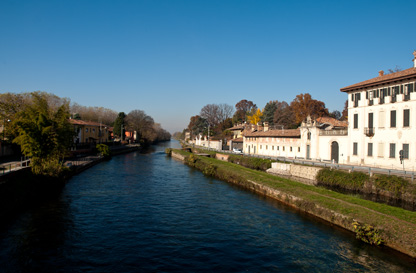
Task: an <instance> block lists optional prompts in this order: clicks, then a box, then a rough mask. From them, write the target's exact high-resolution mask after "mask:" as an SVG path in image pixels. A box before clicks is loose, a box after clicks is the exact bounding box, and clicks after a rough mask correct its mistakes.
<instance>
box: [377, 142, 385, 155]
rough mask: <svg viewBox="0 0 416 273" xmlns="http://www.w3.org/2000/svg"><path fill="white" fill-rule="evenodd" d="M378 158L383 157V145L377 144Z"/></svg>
mask: <svg viewBox="0 0 416 273" xmlns="http://www.w3.org/2000/svg"><path fill="white" fill-rule="evenodd" d="M378 157H384V143H379V144H378Z"/></svg>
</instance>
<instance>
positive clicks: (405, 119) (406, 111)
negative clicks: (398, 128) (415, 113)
mask: <svg viewBox="0 0 416 273" xmlns="http://www.w3.org/2000/svg"><path fill="white" fill-rule="evenodd" d="M409 117H410V109H404V110H403V127H409V125H410V123H409Z"/></svg>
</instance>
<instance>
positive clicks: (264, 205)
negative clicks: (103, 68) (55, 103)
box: [0, 142, 415, 272]
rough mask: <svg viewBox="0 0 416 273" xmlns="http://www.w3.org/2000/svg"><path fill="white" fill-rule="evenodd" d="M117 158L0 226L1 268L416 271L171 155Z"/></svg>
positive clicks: (403, 260) (158, 151)
mask: <svg viewBox="0 0 416 273" xmlns="http://www.w3.org/2000/svg"><path fill="white" fill-rule="evenodd" d="M176 145H178V143H177V142H171V143H166V144H164V145H160V146H155V147H154V148H153V150H151V151H147V152H146V153H139V152H136V153H130V154H126V155H121V156H116V157H114V158H113V159H112V160H110V161H108V162H104V163H102V164H99V165H96V166H94V167H93V168H91V169H89V170H87V171H85V172H83V173H81V174H79V175H77V176H75V177H73V178H72V179H71V180H70V181H69V182H68V184H67V185H66V187H65V188H64V190H63V191H62V194H61V195H60V196H59V197H57V198H54V199H52V200H48V201H46V202H44V203H43V204H41V205H39V206H36V207H34V208H32V209H30V210H29V211H27V212H25V213H22V214H21V215H19V216H17V217H16V218H15V219H13V220H12V221H10V223H7V224H5V225H2V228H1V229H0V272H414V269H415V264H414V263H413V261H412V260H411V259H409V258H407V257H406V256H404V255H400V254H397V253H396V252H393V251H390V250H387V249H380V248H376V247H371V246H368V245H366V244H364V243H361V242H359V241H357V240H356V239H355V238H354V235H353V234H351V233H349V232H346V231H343V230H341V229H338V228H336V227H333V226H331V225H329V224H327V223H324V222H322V221H320V220H318V219H316V218H313V217H308V216H307V215H304V214H302V213H299V212H297V211H296V210H293V209H291V208H288V207H286V206H284V205H282V204H280V203H278V202H276V201H274V200H272V199H268V198H265V197H261V196H258V195H256V194H254V193H252V192H249V191H245V190H243V189H241V188H238V187H236V186H233V185H231V184H228V183H225V182H222V181H218V180H215V179H211V178H208V177H205V176H204V175H203V174H201V173H200V172H198V171H196V170H193V169H192V168H189V167H188V166H186V165H184V164H183V163H181V162H179V161H177V160H175V159H172V158H169V157H166V155H165V154H164V149H165V148H166V147H168V146H176Z"/></svg>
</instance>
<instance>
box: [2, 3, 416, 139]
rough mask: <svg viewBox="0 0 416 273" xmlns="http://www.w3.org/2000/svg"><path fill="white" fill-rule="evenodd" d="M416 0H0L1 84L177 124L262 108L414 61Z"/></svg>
mask: <svg viewBox="0 0 416 273" xmlns="http://www.w3.org/2000/svg"><path fill="white" fill-rule="evenodd" d="M415 12H416V1H414V0H412V1H400V0H398V1H365V0H361V1H354V0H353V1H266V0H262V1H259V0H252V1H245V0H235V1H232V0H230V1H227V0H221V1H214V0H213V1H202V0H199V1H197V0H194V1H177V0H166V1H162V0H152V1H140V0H136V1H124V0H120V1H104V0H101V1H87V0H83V1H77V0H72V1H60V0H54V1H41V0H40V1H11V0H1V1H0V92H1V93H4V92H13V93H20V92H30V91H37V90H41V91H46V92H49V93H53V94H55V95H58V96H60V97H66V98H69V99H71V102H76V103H78V104H81V105H84V106H102V107H106V108H110V109H113V110H115V111H117V112H121V111H123V112H125V113H128V112H130V111H131V110H135V109H140V110H144V111H145V112H146V113H147V114H148V115H150V116H152V117H153V118H154V119H155V121H156V122H159V123H161V124H162V126H163V127H164V128H165V129H167V130H169V131H171V132H174V131H182V129H183V128H185V127H186V126H187V124H188V123H189V118H190V117H191V116H193V115H196V114H199V111H200V109H201V108H202V107H203V106H204V105H206V104H210V103H218V104H219V103H227V104H230V105H233V106H234V105H235V104H236V103H237V102H238V101H240V100H241V99H247V100H252V101H253V102H254V103H256V104H257V106H259V107H261V108H262V107H264V106H265V104H266V103H267V102H268V101H270V100H279V101H287V102H288V103H290V102H291V101H292V100H293V99H294V98H295V96H296V95H297V94H300V93H310V94H311V95H312V97H313V98H315V99H318V100H321V101H323V102H325V104H326V106H327V107H328V108H329V110H330V111H333V110H339V111H341V110H342V108H343V105H344V102H345V100H346V95H345V94H344V93H341V92H340V91H339V89H340V88H342V87H345V86H347V85H350V84H354V83H357V82H360V81H363V80H367V79H370V78H373V77H376V76H377V75H378V71H379V70H381V69H384V70H387V69H389V68H395V67H396V65H397V66H399V67H400V68H402V69H407V68H409V67H411V66H412V58H413V55H412V53H413V50H414V49H416V35H415V29H416V15H415Z"/></svg>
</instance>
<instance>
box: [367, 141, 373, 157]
mask: <svg viewBox="0 0 416 273" xmlns="http://www.w3.org/2000/svg"><path fill="white" fill-rule="evenodd" d="M367 156H373V143H368V149H367Z"/></svg>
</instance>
